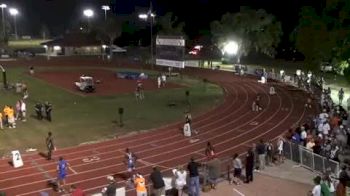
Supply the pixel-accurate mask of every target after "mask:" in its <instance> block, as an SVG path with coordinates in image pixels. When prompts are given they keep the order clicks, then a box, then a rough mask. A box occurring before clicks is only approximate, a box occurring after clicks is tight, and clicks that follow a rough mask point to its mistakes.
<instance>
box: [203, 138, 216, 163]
mask: <svg viewBox="0 0 350 196" xmlns="http://www.w3.org/2000/svg"><path fill="white" fill-rule="evenodd" d="M205 155H206V156H207V158H208V160H210V159H212V158H214V157H215V150H214V147H213V146H212V145H211V143H210V142H208V143H207V147H206V149H205Z"/></svg>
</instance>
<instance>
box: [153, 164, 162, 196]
mask: <svg viewBox="0 0 350 196" xmlns="http://www.w3.org/2000/svg"><path fill="white" fill-rule="evenodd" d="M150 180H151V181H152V183H153V194H154V195H155V196H161V195H165V184H164V180H163V176H162V174H161V173H160V171H159V169H158V168H157V167H153V172H152V173H151V175H150Z"/></svg>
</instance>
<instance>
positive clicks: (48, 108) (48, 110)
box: [44, 101, 52, 122]
mask: <svg viewBox="0 0 350 196" xmlns="http://www.w3.org/2000/svg"><path fill="white" fill-rule="evenodd" d="M44 108H45V113H46V119H47V120H48V121H49V122H51V121H52V118H51V112H52V104H51V103H49V102H48V101H47V102H45V105H44Z"/></svg>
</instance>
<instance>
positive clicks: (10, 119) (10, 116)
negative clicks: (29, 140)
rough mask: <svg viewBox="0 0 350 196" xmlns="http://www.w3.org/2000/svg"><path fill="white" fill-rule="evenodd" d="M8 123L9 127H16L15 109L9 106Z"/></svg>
mask: <svg viewBox="0 0 350 196" xmlns="http://www.w3.org/2000/svg"><path fill="white" fill-rule="evenodd" d="M7 116H8V123H9V128H10V129H12V128H16V122H15V111H14V109H13V108H12V107H11V106H10V107H9V109H8V114H7Z"/></svg>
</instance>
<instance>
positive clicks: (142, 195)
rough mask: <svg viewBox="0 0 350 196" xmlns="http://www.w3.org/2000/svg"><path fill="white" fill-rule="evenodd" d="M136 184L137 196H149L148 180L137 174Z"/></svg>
mask: <svg viewBox="0 0 350 196" xmlns="http://www.w3.org/2000/svg"><path fill="white" fill-rule="evenodd" d="M134 183H135V186H136V195H137V196H147V189H146V180H145V178H144V177H143V176H142V175H141V174H140V173H137V174H136V178H135V180H134ZM163 195H164V194H163ZM156 196H160V195H156Z"/></svg>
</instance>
